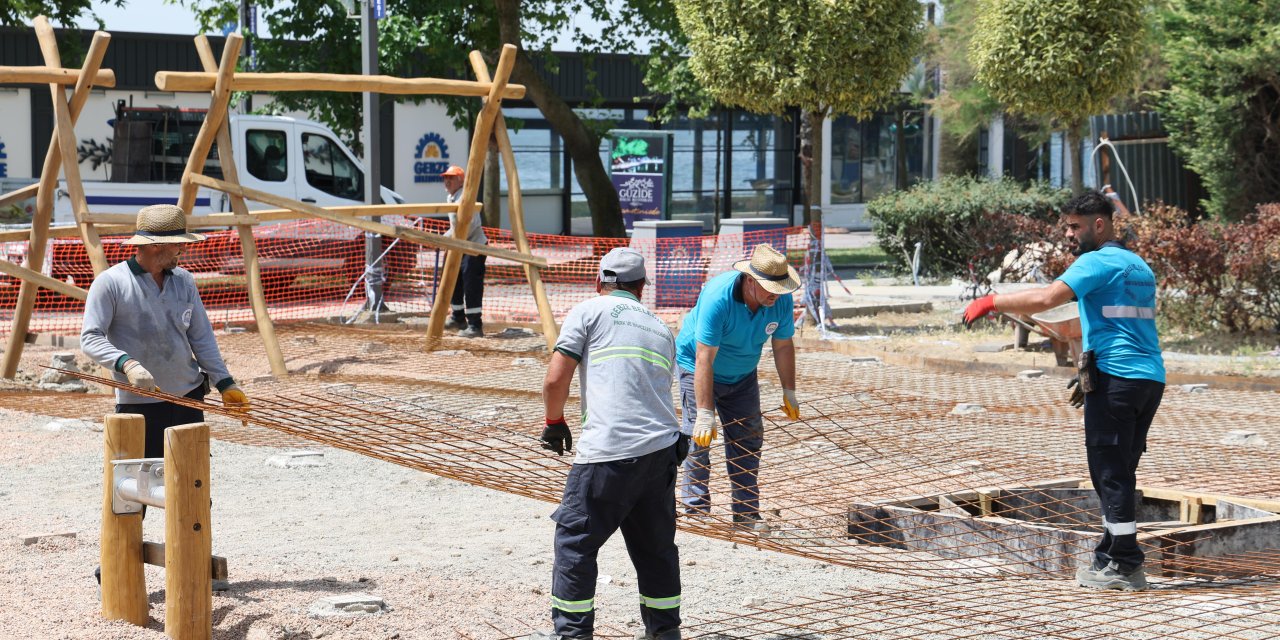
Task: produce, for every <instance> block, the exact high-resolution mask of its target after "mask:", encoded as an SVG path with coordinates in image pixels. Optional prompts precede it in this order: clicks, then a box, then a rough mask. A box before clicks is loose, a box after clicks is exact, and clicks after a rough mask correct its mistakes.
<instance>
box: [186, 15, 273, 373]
mask: <svg viewBox="0 0 1280 640" xmlns="http://www.w3.org/2000/svg"><path fill="white" fill-rule="evenodd" d="M196 52H197V53H198V54H199V55H200V63H201V64H202V65H203V66H204V70H205V71H217V69H218V65H217V63H216V62H215V61H214V59H213V48H212V47H210V46H209V39H208V38H206V37H205V36H196ZM214 99H217V96H216V95H215V96H214ZM228 121H229V119H228V118H223V119H222V124H220V125H218V134H217V136H218V137H217V140H218V161H219V163H220V164H221V165H222V178H223V179H224V180H226V181H227V182H230V183H232V184H240V175H239V174H238V173H237V170H236V160H235V155H234V154H233V153H232V149H231V132H230V129H229V127H228V126H227V123H228ZM228 198H229V199H230V200H231V211H232V213H234V214H235V215H237V216H244V217H246V218H248V217H249V207H247V206H246V205H245V203H244V198H242V197H240V196H238V195H235V194H228ZM250 219H252V218H250ZM236 231H237V232H238V233H239V234H240V251H241V253H242V254H243V255H244V278H245V284H246V285H248V287H249V303H250V304H251V305H252V306H253V318H254V320H256V321H257V322H258V335H260V336H262V346H263V347H264V348H265V349H266V350H267V361H268V362H270V363H271V373H272V374H273V375H275V376H276V377H278V378H283V377H285V376H287V375H289V369H288V368H286V367H285V366H284V354H282V353H281V352H280V342H279V341H278V340H277V339H276V327H275V325H274V324H272V322H271V314H270V313H269V312H268V311H267V296H266V293H265V292H264V291H263V289H262V269H261V268H260V267H259V265H258V243H257V242H256V241H255V240H254V239H253V226H251V225H247V224H241V225H236Z"/></svg>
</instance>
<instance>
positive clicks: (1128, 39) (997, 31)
mask: <svg viewBox="0 0 1280 640" xmlns="http://www.w3.org/2000/svg"><path fill="white" fill-rule="evenodd" d="M1144 4H1145V2H1144V0H1055V1H1054V2H1045V1H1044V0H987V1H986V2H984V3H983V4H982V5H981V6H980V7H979V12H978V20H977V31H976V33H975V35H974V37H973V42H972V45H971V47H970V49H969V56H970V61H971V62H972V64H973V66H974V68H975V70H976V72H977V73H976V76H975V77H976V78H977V80H978V82H980V83H982V85H983V86H984V87H986V90H987V91H988V92H990V94H991V96H992V97H994V98H995V99H996V100H999V101H1000V102H1001V103H1002V104H1004V106H1005V108H1007V109H1009V110H1010V111H1012V112H1014V113H1019V114H1025V115H1027V116H1029V117H1032V118H1036V117H1045V118H1049V119H1051V120H1052V121H1053V123H1054V125H1055V126H1056V127H1057V128H1059V129H1061V130H1065V131H1066V134H1067V143H1068V144H1067V146H1068V157H1069V158H1070V163H1071V167H1072V171H1071V187H1072V191H1073V192H1075V193H1080V192H1082V191H1083V190H1084V183H1083V179H1082V176H1081V171H1080V161H1079V153H1080V134H1081V129H1082V128H1083V125H1084V121H1085V118H1087V117H1089V116H1090V115H1092V114H1094V113H1099V112H1102V111H1104V110H1106V108H1107V106H1108V103H1109V102H1110V101H1111V99H1112V98H1113V97H1115V96H1117V95H1119V94H1121V93H1123V92H1125V91H1126V90H1127V89H1129V88H1131V87H1132V86H1133V84H1134V81H1135V77H1136V72H1137V70H1138V67H1139V54H1140V50H1141V48H1142V45H1143V42H1144V40H1145V37H1144V35H1143V30H1144V26H1145V24H1146V22H1145V19H1144V17H1143V7H1144Z"/></svg>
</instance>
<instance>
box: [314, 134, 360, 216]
mask: <svg viewBox="0 0 1280 640" xmlns="http://www.w3.org/2000/svg"><path fill="white" fill-rule="evenodd" d="M302 158H303V166H304V167H305V169H306V174H307V184H309V185H311V186H313V187H315V188H317V189H319V190H321V191H323V192H325V193H327V194H329V195H331V196H336V197H339V198H345V199H347V200H363V199H364V172H363V171H361V170H360V167H358V166H356V164H355V163H354V162H352V161H351V159H350V158H348V157H347V154H345V153H343V152H342V148H341V147H339V146H338V143H336V142H334V141H333V140H332V139H330V138H329V137H328V136H323V135H320V134H316V133H304V134H302Z"/></svg>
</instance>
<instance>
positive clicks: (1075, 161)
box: [1067, 121, 1084, 196]
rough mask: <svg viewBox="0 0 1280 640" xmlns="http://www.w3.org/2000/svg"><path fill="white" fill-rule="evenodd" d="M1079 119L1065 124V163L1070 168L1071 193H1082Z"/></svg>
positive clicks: (1082, 172)
mask: <svg viewBox="0 0 1280 640" xmlns="http://www.w3.org/2000/svg"><path fill="white" fill-rule="evenodd" d="M1080 128H1081V123H1080V122H1079V121H1076V122H1072V123H1071V124H1069V125H1067V164H1068V165H1070V168H1071V195H1075V196H1078V195H1080V194H1082V193H1084V167H1082V166H1081V163H1080Z"/></svg>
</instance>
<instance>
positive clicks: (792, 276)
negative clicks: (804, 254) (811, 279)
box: [733, 243, 800, 295]
mask: <svg viewBox="0 0 1280 640" xmlns="http://www.w3.org/2000/svg"><path fill="white" fill-rule="evenodd" d="M733 268H734V269H737V270H738V271H741V272H743V273H745V274H747V275H749V276H751V277H752V278H755V279H756V282H759V283H760V286H762V287H764V290H765V291H768V292H769V293H775V294H778V295H783V294H787V293H791V292H792V291H795V290H796V289H799V288H800V274H799V273H796V270H795V269H794V268H792V266H791V265H789V264H787V257H786V256H784V255H782V254H781V253H778V250H777V249H774V248H773V247H771V246H769V245H767V244H764V243H761V244H758V245H756V249H755V251H752V252H751V259H750V260H739V261H738V262H735V263H733Z"/></svg>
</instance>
